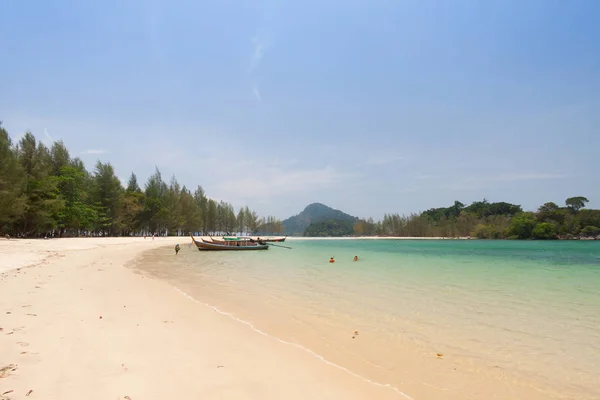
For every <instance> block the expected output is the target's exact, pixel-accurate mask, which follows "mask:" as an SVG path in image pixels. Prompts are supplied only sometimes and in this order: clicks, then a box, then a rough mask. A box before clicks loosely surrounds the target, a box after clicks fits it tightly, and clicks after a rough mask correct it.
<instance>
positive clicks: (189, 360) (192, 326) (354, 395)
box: [0, 238, 407, 400]
mask: <svg viewBox="0 0 600 400" xmlns="http://www.w3.org/2000/svg"><path fill="white" fill-rule="evenodd" d="M187 240H188V239H185V238H156V239H155V240H152V239H151V238H147V239H143V238H77V239H51V240H0V269H1V273H0V328H1V331H0V363H1V365H0V371H2V372H0V396H1V397H0V398H1V399H2V400H5V399H13V400H20V399H46V400H51V399H57V400H58V399H60V400H65V399H131V400H140V399H167V398H168V399H189V398H206V399H283V398H285V399H305V398H316V399H340V398H344V399H375V398H376V399H401V398H407V397H405V396H403V395H402V394H400V393H398V392H397V391H395V390H392V389H390V388H387V387H381V386H377V385H374V384H372V383H369V382H368V381H366V380H365V379H363V378H361V377H357V376H355V375H353V374H352V373H349V372H348V371H345V370H344V369H342V368H339V367H336V366H333V365H330V364H328V363H326V362H324V361H323V360H321V359H319V358H318V357H317V356H315V355H314V354H312V353H310V352H307V351H306V350H303V349H301V348H298V347H296V346H293V345H289V344H286V343H282V342H281V341H278V340H276V339H274V338H273V337H270V336H267V335H265V334H261V333H259V332H257V331H256V330H253V329H252V328H251V327H249V326H248V325H246V324H244V323H241V322H239V321H237V320H235V319H233V318H231V317H229V316H227V315H224V314H221V313H218V312H216V311H215V310H214V309H210V308H208V307H206V306H205V305H203V304H200V303H199V302H197V301H194V300H193V299H191V298H190V297H189V296H187V295H186V294H185V293H183V292H181V291H178V290H176V289H175V288H174V287H172V286H170V285H169V284H167V283H164V282H161V281H158V280H153V279H149V278H148V277H145V276H143V275H140V274H136V273H134V271H133V270H132V269H130V268H128V267H127V264H128V263H130V262H131V261H132V260H134V259H135V258H136V257H138V256H139V255H140V254H141V253H142V252H144V251H146V250H151V249H159V250H157V251H163V250H164V252H166V253H173V254H172V256H173V257H176V256H175V254H174V251H173V248H172V247H173V246H174V244H175V243H182V244H184V243H187ZM161 246H166V247H164V248H163V249H161Z"/></svg>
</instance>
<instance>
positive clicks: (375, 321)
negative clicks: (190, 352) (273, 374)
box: [133, 238, 600, 400]
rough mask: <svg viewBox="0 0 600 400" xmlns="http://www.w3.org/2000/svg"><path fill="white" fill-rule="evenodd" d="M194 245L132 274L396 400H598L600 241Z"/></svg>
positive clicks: (154, 258)
mask: <svg viewBox="0 0 600 400" xmlns="http://www.w3.org/2000/svg"><path fill="white" fill-rule="evenodd" d="M189 242H191V240H190V239H184V238H182V242H181V247H182V251H180V253H179V254H178V255H175V252H174V250H173V249H172V248H171V247H168V248H167V247H165V248H160V249H156V250H152V251H150V252H148V253H145V254H144V255H143V257H142V258H140V259H139V260H138V262H137V263H136V264H135V265H134V266H133V268H134V269H135V270H136V271H137V272H139V273H143V274H147V275H149V276H152V277H154V278H157V279H161V280H164V281H166V282H168V283H169V284H171V285H173V286H174V287H175V288H176V289H177V290H180V291H181V292H182V293H185V294H187V295H188V296H190V297H193V298H194V299H196V300H197V301H199V302H201V303H203V304H205V305H207V306H209V307H213V308H215V309H216V310H218V311H220V312H223V313H224V314H225V315H228V316H230V317H234V318H236V319H238V320H239V321H244V322H246V323H247V324H249V325H250V326H251V327H252V329H255V330H257V331H260V332H263V333H265V334H268V335H270V336H272V337H273V338H274V339H275V338H276V339H278V340H280V341H283V342H285V343H288V344H292V345H295V346H298V347H300V348H302V349H303V350H305V351H308V352H310V353H311V354H313V355H315V356H316V357H318V358H320V359H321V360H323V361H325V362H328V363H331V364H332V365H335V366H337V367H340V368H343V369H345V370H347V371H348V372H349V373H352V374H354V375H356V376H357V377H360V378H362V379H366V380H368V381H370V382H372V383H373V384H378V385H388V386H390V388H391V389H394V390H397V391H398V393H399V398H402V397H404V398H412V399H415V400H418V399H425V398H427V399H433V398H435V399H479V398H480V399H493V398H498V399H534V398H535V399H538V398H539V399H544V398H547V399H577V400H587V399H600V241H509V240H503V241H502V240H498V241H487V240H485V241H484V240H406V239H402V240H393V239H348V240H343V239H294V238H288V240H286V241H285V242H284V243H277V244H274V245H272V246H271V247H270V248H269V250H266V251H242V252H234V251H229V252H210V251H203V252H199V251H198V250H197V249H196V248H195V247H194V246H193V245H191V243H189ZM354 256H358V261H354V260H353V259H354ZM331 257H334V259H335V262H334V263H330V262H329V260H330V258H331ZM400 395H401V396H400Z"/></svg>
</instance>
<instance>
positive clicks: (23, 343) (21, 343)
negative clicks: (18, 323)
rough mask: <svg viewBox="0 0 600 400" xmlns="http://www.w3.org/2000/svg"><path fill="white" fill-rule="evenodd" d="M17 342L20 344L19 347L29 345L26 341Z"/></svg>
mask: <svg viewBox="0 0 600 400" xmlns="http://www.w3.org/2000/svg"><path fill="white" fill-rule="evenodd" d="M17 344H18V345H19V346H21V347H27V346H29V343H27V342H17Z"/></svg>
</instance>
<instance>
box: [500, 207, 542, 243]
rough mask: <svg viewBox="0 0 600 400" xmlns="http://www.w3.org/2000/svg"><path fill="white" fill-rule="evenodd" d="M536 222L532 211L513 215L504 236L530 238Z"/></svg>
mask: <svg viewBox="0 0 600 400" xmlns="http://www.w3.org/2000/svg"><path fill="white" fill-rule="evenodd" d="M536 224H537V220H536V218H535V215H534V214H533V213H529V212H524V213H521V214H518V215H515V216H514V217H513V219H512V221H511V222H510V225H509V226H508V229H507V232H506V236H507V237H517V238H519V239H529V238H531V235H532V232H533V229H534V228H535V226H536Z"/></svg>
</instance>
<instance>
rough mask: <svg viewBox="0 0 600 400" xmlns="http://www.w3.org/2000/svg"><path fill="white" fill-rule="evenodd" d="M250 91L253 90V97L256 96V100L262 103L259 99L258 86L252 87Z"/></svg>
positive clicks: (260, 98)
mask: <svg viewBox="0 0 600 400" xmlns="http://www.w3.org/2000/svg"><path fill="white" fill-rule="evenodd" d="M252 90H254V96H256V98H257V99H258V100H260V101H262V97H260V90H259V88H258V85H254V87H253V88H252Z"/></svg>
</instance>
